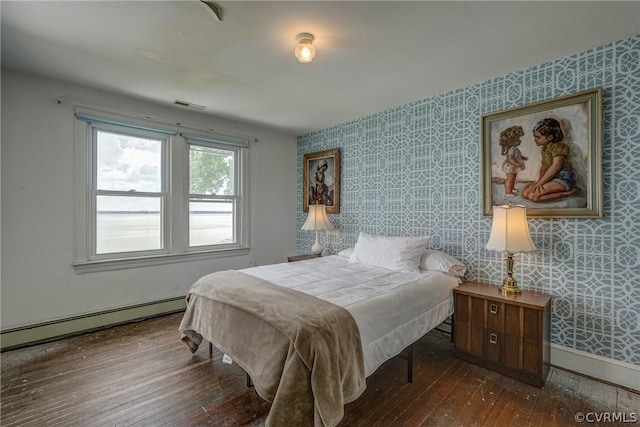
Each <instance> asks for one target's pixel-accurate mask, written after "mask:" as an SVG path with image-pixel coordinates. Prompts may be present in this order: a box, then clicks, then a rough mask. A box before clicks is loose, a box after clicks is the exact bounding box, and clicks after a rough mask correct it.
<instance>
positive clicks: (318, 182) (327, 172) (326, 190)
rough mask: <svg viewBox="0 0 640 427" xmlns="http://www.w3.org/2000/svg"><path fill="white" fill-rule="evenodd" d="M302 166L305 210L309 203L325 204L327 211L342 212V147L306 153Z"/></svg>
mask: <svg viewBox="0 0 640 427" xmlns="http://www.w3.org/2000/svg"><path fill="white" fill-rule="evenodd" d="M302 168H303V181H302V182H303V186H302V200H303V206H302V207H303V210H304V212H309V205H313V204H324V205H326V207H327V213H329V214H337V213H340V149H339V148H335V149H333V150H326V151H320V152H317V153H309V154H305V155H304V160H303V165H302Z"/></svg>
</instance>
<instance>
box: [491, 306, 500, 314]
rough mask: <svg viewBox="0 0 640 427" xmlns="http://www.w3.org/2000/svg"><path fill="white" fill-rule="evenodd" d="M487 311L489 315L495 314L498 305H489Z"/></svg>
mask: <svg viewBox="0 0 640 427" xmlns="http://www.w3.org/2000/svg"><path fill="white" fill-rule="evenodd" d="M489 311H490V312H491V314H497V313H498V304H491V306H489Z"/></svg>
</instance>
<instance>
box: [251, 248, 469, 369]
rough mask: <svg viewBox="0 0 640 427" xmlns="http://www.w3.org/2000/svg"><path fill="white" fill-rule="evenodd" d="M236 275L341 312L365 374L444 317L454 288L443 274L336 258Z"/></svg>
mask: <svg viewBox="0 0 640 427" xmlns="http://www.w3.org/2000/svg"><path fill="white" fill-rule="evenodd" d="M241 271H242V272H244V273H247V274H250V275H252V276H255V277H259V278H261V279H265V280H268V281H270V282H272V283H275V284H276V285H280V286H284V287H287V288H292V289H295V290H298V291H300V292H304V293H306V294H309V295H313V296H315V297H318V298H321V299H323V300H326V301H329V302H332V303H334V304H336V305H339V306H341V307H344V308H345V309H347V310H348V311H349V312H350V313H351V315H352V316H353V318H354V319H355V321H356V324H357V325H358V328H359V329H360V337H361V339H362V349H363V352H364V365H365V375H366V376H369V375H371V374H372V373H373V372H374V371H375V370H376V369H377V368H378V367H379V366H380V365H381V364H382V363H384V362H385V361H386V360H388V359H389V358H391V357H393V356H395V355H397V354H399V353H400V352H401V351H402V350H403V349H404V348H406V347H407V346H408V345H409V344H411V343H413V342H414V341H416V340H417V339H418V338H420V337H421V336H422V335H424V334H425V333H427V332H428V331H430V330H431V329H433V328H435V327H436V326H437V325H438V324H440V323H441V322H442V321H444V320H445V319H446V318H447V317H448V316H450V315H451V314H452V313H453V292H452V291H453V288H455V287H456V286H457V285H458V279H456V278H455V277H453V276H450V275H448V274H445V273H440V272H434V271H422V270H421V271H420V272H419V273H407V272H398V271H393V270H387V269H384V268H377V267H372V266H368V265H364V264H356V263H350V262H349V260H348V259H347V258H343V257H340V256H337V255H333V256H327V257H321V258H315V259H312V260H306V261H299V262H292V263H281V264H273V265H265V266H260V267H252V268H246V269H243V270H241Z"/></svg>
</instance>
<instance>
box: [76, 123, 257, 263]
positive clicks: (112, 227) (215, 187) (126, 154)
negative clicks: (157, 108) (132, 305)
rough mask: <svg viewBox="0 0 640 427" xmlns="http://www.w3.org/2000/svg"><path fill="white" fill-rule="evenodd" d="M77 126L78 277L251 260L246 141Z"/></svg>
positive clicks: (134, 126)
mask: <svg viewBox="0 0 640 427" xmlns="http://www.w3.org/2000/svg"><path fill="white" fill-rule="evenodd" d="M76 118H77V119H78V120H77V121H76V155H77V157H76V166H77V168H76V169H77V170H76V172H75V177H76V183H75V185H76V194H77V196H78V197H76V199H77V201H78V202H79V203H77V206H78V208H77V215H76V238H75V243H76V259H75V262H74V266H75V267H76V271H78V272H85V271H99V270H103V269H116V268H128V267H131V266H141V265H149V264H157V263H161V262H162V263H165V262H177V261H182V260H189V259H201V258H203V257H213V256H220V255H224V256H227V255H229V254H236V253H237V254H244V253H247V252H248V233H247V230H248V227H247V224H248V221H247V215H246V211H247V210H248V209H247V199H248V198H247V197H246V194H247V188H246V183H247V182H248V179H247V178H246V176H244V175H246V170H247V168H246V167H245V165H244V163H245V162H246V161H247V160H246V159H247V151H248V147H249V145H248V143H247V142H246V141H234V140H232V139H231V138H229V140H226V139H220V138H218V137H216V136H214V135H209V134H198V135H196V134H183V133H179V129H163V128H160V127H159V126H154V125H152V124H150V123H145V122H140V121H135V122H133V121H127V120H125V119H122V118H117V119H116V118H113V117H111V116H107V117H102V116H96V115H92V114H87V113H79V112H76ZM82 183H85V184H84V189H83V188H82ZM80 201H81V202H80Z"/></svg>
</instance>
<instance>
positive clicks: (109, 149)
mask: <svg viewBox="0 0 640 427" xmlns="http://www.w3.org/2000/svg"><path fill="white" fill-rule="evenodd" d="M96 151H97V153H96V154H97V170H96V172H97V188H98V190H113V191H129V190H135V191H147V192H160V191H162V140H156V139H146V138H138V137H135V136H129V135H121V134H117V133H111V132H106V131H102V130H98V131H97V141H96Z"/></svg>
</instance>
